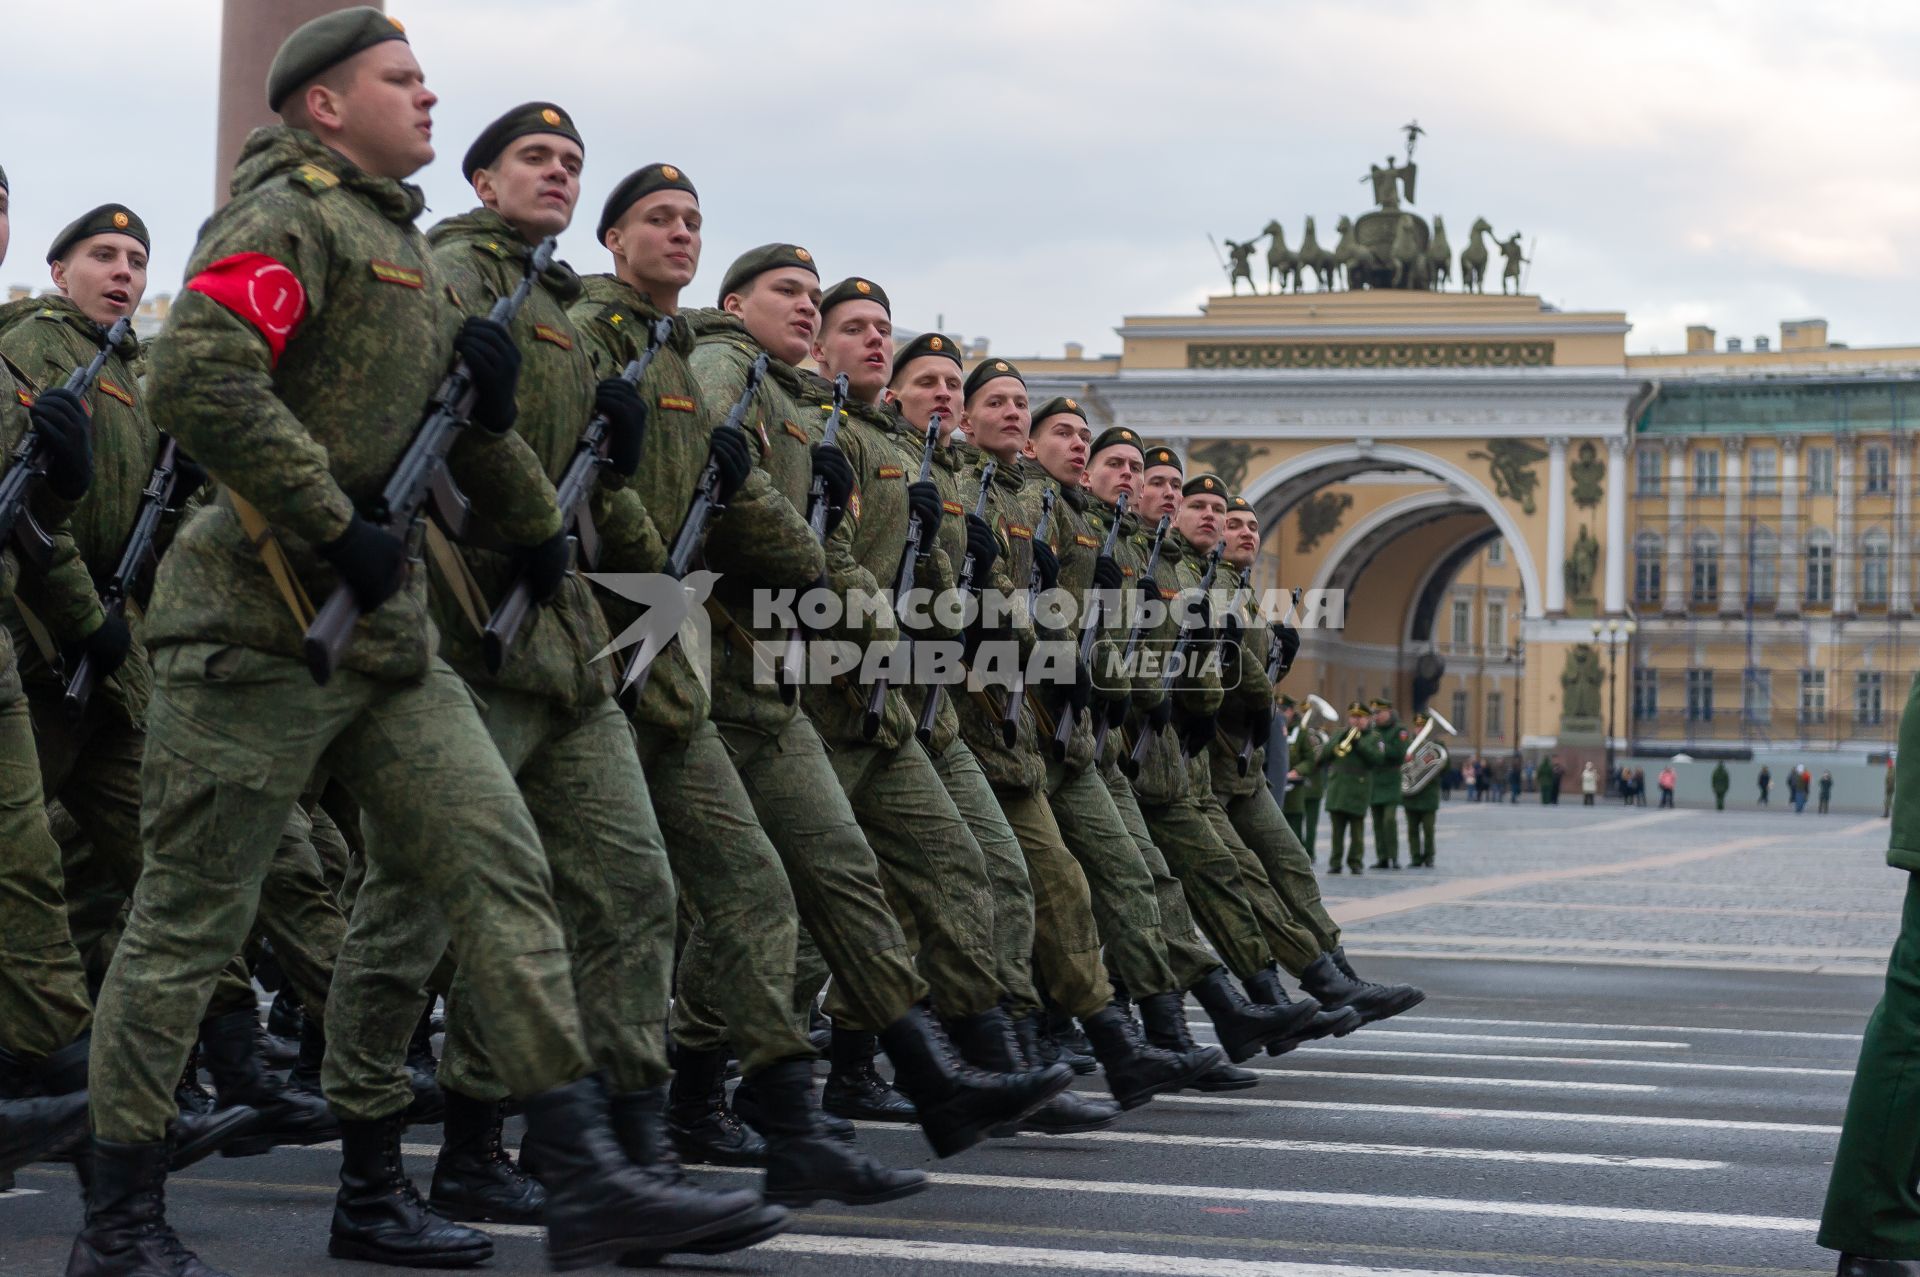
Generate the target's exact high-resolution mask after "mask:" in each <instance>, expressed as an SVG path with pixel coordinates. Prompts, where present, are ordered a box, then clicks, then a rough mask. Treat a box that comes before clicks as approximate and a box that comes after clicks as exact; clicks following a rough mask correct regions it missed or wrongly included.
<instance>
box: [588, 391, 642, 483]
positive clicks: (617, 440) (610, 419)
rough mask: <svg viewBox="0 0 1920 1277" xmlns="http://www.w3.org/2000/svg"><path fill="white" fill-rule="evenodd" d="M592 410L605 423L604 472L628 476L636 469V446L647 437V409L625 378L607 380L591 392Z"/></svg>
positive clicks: (638, 452)
mask: <svg viewBox="0 0 1920 1277" xmlns="http://www.w3.org/2000/svg"><path fill="white" fill-rule="evenodd" d="M593 410H594V411H595V412H597V413H599V414H600V415H602V416H603V417H605V418H606V419H607V468H608V469H609V470H611V471H613V472H614V473H615V474H617V475H631V474H632V473H633V472H634V471H635V470H638V469H639V468H640V442H641V440H643V439H645V438H646V437H647V405H646V404H645V403H643V402H642V401H641V399H640V392H639V391H638V390H637V389H635V388H634V385H633V383H632V382H630V381H628V380H627V379H626V378H625V377H608V378H607V379H606V380H604V381H602V382H601V383H600V384H599V385H597V386H595V387H594V388H593Z"/></svg>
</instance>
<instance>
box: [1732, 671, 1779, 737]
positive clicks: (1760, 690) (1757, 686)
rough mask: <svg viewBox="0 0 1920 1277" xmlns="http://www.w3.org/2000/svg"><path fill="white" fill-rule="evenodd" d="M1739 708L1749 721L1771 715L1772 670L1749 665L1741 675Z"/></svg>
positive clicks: (1762, 719) (1765, 719) (1766, 717)
mask: <svg viewBox="0 0 1920 1277" xmlns="http://www.w3.org/2000/svg"><path fill="white" fill-rule="evenodd" d="M1740 709H1741V712H1742V713H1743V714H1745V715H1746V719H1747V721H1748V722H1749V723H1764V722H1766V721H1768V720H1769V719H1771V718H1772V717H1773V671H1772V670H1763V669H1754V668H1753V667H1751V666H1749V667H1748V668H1747V670H1746V672H1745V674H1744V675H1743V676H1742V686H1741V692H1740Z"/></svg>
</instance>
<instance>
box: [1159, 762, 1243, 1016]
mask: <svg viewBox="0 0 1920 1277" xmlns="http://www.w3.org/2000/svg"><path fill="white" fill-rule="evenodd" d="M1212 797H1213V795H1212V794H1211V793H1209V794H1208V795H1207V798H1208V800H1209V802H1204V803H1203V802H1201V801H1200V800H1199V799H1197V798H1194V797H1191V796H1189V797H1184V798H1180V799H1178V800H1176V801H1174V802H1171V803H1141V804H1140V814H1141V815H1142V816H1144V817H1145V818H1146V821H1147V829H1148V831H1149V832H1151V834H1152V835H1153V842H1154V845H1155V846H1157V847H1159V848H1160V850H1161V851H1163V852H1165V853H1166V857H1167V864H1168V866H1169V867H1170V868H1171V869H1172V870H1173V872H1174V875H1175V876H1176V877H1178V878H1179V879H1180V888H1181V891H1182V892H1183V893H1184V894H1185V896H1186V898H1187V907H1188V908H1189V909H1191V910H1192V912H1193V919H1194V921H1195V922H1197V923H1198V924H1199V925H1200V929H1201V931H1203V932H1205V933H1206V936H1207V938H1208V939H1209V940H1211V941H1212V942H1213V948H1214V951H1215V952H1216V953H1218V954H1219V955H1220V960H1221V961H1222V962H1223V963H1225V964H1226V967H1227V969H1228V970H1229V971H1232V972H1233V973H1234V974H1235V975H1236V976H1239V977H1240V978H1241V979H1243V980H1244V979H1245V978H1246V977H1248V976H1250V975H1252V974H1253V973H1254V972H1256V971H1259V970H1260V969H1261V968H1263V967H1265V966H1266V965H1267V963H1268V961H1269V960H1270V959H1271V957H1272V955H1271V953H1270V952H1269V951H1268V949H1267V941H1266V937H1265V935H1263V934H1262V932H1261V928H1260V919H1259V917H1258V916H1256V915H1255V913H1254V911H1253V905H1252V904H1251V903H1250V902H1249V901H1248V899H1247V887H1246V883H1245V882H1244V881H1243V880H1242V879H1241V877H1240V863H1239V861H1238V860H1237V859H1235V857H1234V853H1233V849H1232V848H1230V847H1228V846H1227V845H1226V843H1224V842H1222V841H1221V838H1220V834H1219V832H1218V831H1217V830H1216V829H1215V828H1214V825H1213V822H1212V821H1211V820H1210V819H1208V816H1207V807H1208V806H1209V804H1210V801H1211V799H1212Z"/></svg>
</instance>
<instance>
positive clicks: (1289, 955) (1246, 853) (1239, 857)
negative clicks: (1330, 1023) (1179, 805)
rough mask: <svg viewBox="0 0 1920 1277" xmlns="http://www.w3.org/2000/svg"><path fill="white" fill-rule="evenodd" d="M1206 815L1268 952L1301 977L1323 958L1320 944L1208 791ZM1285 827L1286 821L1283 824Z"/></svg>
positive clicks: (1205, 799) (1264, 865) (1205, 806)
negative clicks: (1229, 860)
mask: <svg viewBox="0 0 1920 1277" xmlns="http://www.w3.org/2000/svg"><path fill="white" fill-rule="evenodd" d="M1201 803H1202V806H1203V807H1204V808H1205V810H1206V813H1207V823H1208V824H1210V825H1212V826H1213V832H1214V835H1215V836H1216V837H1217V838H1218V839H1219V840H1220V843H1221V845H1222V846H1224V847H1226V849H1227V850H1228V851H1229V852H1231V853H1232V854H1233V861H1234V864H1235V865H1236V866H1238V867H1239V870H1240V887H1241V890H1242V891H1244V892H1245V893H1246V901H1247V904H1248V906H1249V907H1250V908H1251V909H1252V910H1253V916H1254V917H1256V918H1258V919H1259V920H1260V933H1261V935H1262V936H1264V937H1265V939H1266V942H1267V952H1268V953H1270V954H1272V955H1273V957H1274V960H1275V961H1276V962H1278V963H1279V964H1280V965H1281V966H1283V967H1285V968H1286V969H1287V970H1288V971H1291V972H1292V973H1293V974H1294V975H1299V974H1300V973H1301V972H1302V971H1305V970H1306V969H1307V968H1308V967H1309V966H1311V965H1312V963H1313V960H1314V959H1315V958H1317V957H1319V956H1320V945H1319V942H1318V941H1317V940H1316V939H1315V938H1314V935H1313V932H1311V931H1309V930H1308V929H1307V927H1306V925H1305V924H1304V923H1302V922H1301V921H1300V919H1299V917H1298V916H1296V914H1295V913H1294V910H1293V908H1292V906H1291V905H1290V904H1289V903H1288V902H1287V900H1286V898H1285V897H1284V896H1282V895H1281V893H1280V891H1279V889H1278V888H1276V887H1275V885H1274V882H1273V879H1272V878H1270V877H1268V876H1267V867H1266V864H1265V862H1264V861H1262V860H1261V858H1260V857H1259V856H1258V855H1256V854H1254V850H1253V848H1252V847H1249V846H1248V845H1247V841H1246V839H1244V838H1242V837H1241V836H1240V831H1239V830H1237V829H1235V828H1234V827H1233V821H1232V820H1231V819H1230V818H1229V817H1228V816H1227V809H1226V808H1225V807H1223V806H1222V805H1221V803H1220V800H1219V799H1218V798H1216V797H1215V796H1214V795H1213V794H1212V793H1211V792H1209V793H1208V794H1207V795H1206V796H1205V797H1204V798H1203V799H1201ZM1281 825H1282V827H1283V828H1284V827H1285V822H1284V821H1282V822H1281Z"/></svg>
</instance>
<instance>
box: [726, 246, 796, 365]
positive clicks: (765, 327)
mask: <svg viewBox="0 0 1920 1277" xmlns="http://www.w3.org/2000/svg"><path fill="white" fill-rule="evenodd" d="M721 305H722V307H723V308H724V309H725V310H726V311H727V312H728V313H729V314H732V315H737V316H739V318H740V322H741V323H743V324H745V325H746V326H747V331H748V332H749V333H751V334H752V335H753V339H754V340H755V341H757V342H759V343H760V344H761V345H762V346H765V347H766V348H767V350H768V351H769V352H770V353H771V354H772V355H773V357H774V358H775V359H778V360H780V361H782V362H783V363H789V364H797V363H799V362H800V361H801V360H803V359H805V358H806V357H807V353H808V352H809V351H811V350H812V349H813V335H814V333H815V332H817V331H819V328H820V277H819V276H818V275H815V274H814V273H813V272H812V271H809V270H801V269H800V268H799V267H798V266H782V267H781V268H780V269H778V270H770V271H763V272H761V274H760V275H759V276H758V277H757V278H756V279H754V280H753V282H751V283H749V284H748V285H747V291H746V292H744V293H728V294H727V296H726V300H725V301H724V302H722V303H721Z"/></svg>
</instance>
